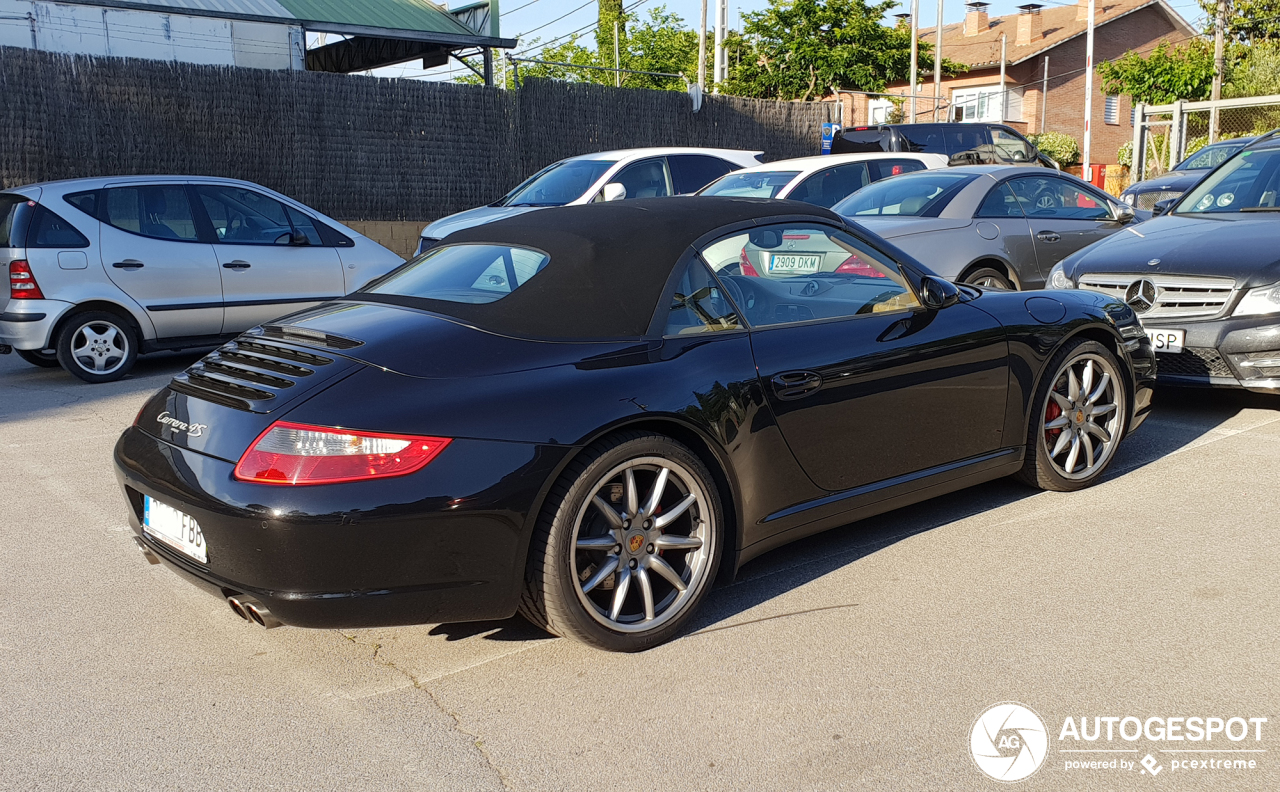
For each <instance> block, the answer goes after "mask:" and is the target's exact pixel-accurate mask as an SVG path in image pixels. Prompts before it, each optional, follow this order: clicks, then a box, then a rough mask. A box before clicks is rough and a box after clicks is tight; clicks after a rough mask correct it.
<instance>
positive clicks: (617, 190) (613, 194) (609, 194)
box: [604, 182, 627, 201]
mask: <svg viewBox="0 0 1280 792" xmlns="http://www.w3.org/2000/svg"><path fill="white" fill-rule="evenodd" d="M626 197H627V188H626V187H624V186H623V185H621V184H619V183H618V182H609V183H608V184H606V185H605V186H604V199H605V200H606V201H620V200H622V199H623V198H626Z"/></svg>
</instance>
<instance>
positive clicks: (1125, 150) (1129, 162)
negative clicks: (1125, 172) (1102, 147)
mask: <svg viewBox="0 0 1280 792" xmlns="http://www.w3.org/2000/svg"><path fill="white" fill-rule="evenodd" d="M1116 162H1118V163H1120V164H1121V165H1123V166H1125V167H1126V168H1132V167H1133V141H1132V140H1126V141H1125V142H1124V144H1123V145H1121V146H1120V150H1119V151H1117V152H1116Z"/></svg>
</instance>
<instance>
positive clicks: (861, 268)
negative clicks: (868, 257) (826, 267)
mask: <svg viewBox="0 0 1280 792" xmlns="http://www.w3.org/2000/svg"><path fill="white" fill-rule="evenodd" d="M836 272H841V273H844V274H846V275H862V276H863V277H867V278H883V277H884V273H883V272H881V271H880V270H878V269H876V268H875V267H873V266H871V265H870V264H868V263H867V262H865V261H863V260H862V259H860V258H858V255H857V254H856V253H855V254H854V255H852V256H850V257H849V258H847V259H845V260H844V263H843V264H841V265H840V266H838V267H836Z"/></svg>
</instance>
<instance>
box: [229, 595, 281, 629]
mask: <svg viewBox="0 0 1280 792" xmlns="http://www.w3.org/2000/svg"><path fill="white" fill-rule="evenodd" d="M227 604H228V605H230V606H231V612H232V613H234V614H235V615H237V616H239V617H240V618H242V619H244V620H245V621H248V622H253V623H254V624H257V625H258V626H260V627H266V628H267V629H268V630H270V629H272V628H273V627H280V626H282V622H281V621H280V620H279V619H277V618H276V617H275V616H272V615H271V611H270V610H268V609H267V606H266V605H263V604H262V603H261V602H259V601H257V600H256V599H254V598H253V597H248V596H245V595H244V594H232V595H230V596H228V597H227Z"/></svg>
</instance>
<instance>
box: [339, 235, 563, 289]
mask: <svg viewBox="0 0 1280 792" xmlns="http://www.w3.org/2000/svg"><path fill="white" fill-rule="evenodd" d="M550 260H551V259H550V257H549V256H547V254H546V253H543V252H541V251H539V250H531V249H528V248H517V247H507V246H505V245H445V246H442V247H437V248H433V249H431V250H429V251H427V252H426V253H424V254H423V255H421V256H419V257H418V258H416V259H414V260H413V261H411V262H409V263H408V264H406V265H404V266H403V267H400V268H399V269H397V270H394V271H393V272H391V273H390V274H388V275H387V276H385V277H384V278H382V279H381V280H378V281H375V282H374V283H373V284H371V285H370V286H368V287H367V288H365V289H364V290H363V291H364V292H365V293H368V294H388V295H395V296H400V297H420V298H422V299H426V300H444V301H446V302H457V303H472V304H478V303H491V302H496V301H498V300H501V299H502V298H503V297H506V296H507V295H508V294H510V293H511V292H513V291H515V290H516V289H518V288H520V287H521V286H523V285H524V284H526V283H528V282H529V280H530V279H531V278H533V277H534V276H535V275H537V274H538V273H539V272H541V271H542V268H543V267H545V266H547V262H548V261H550Z"/></svg>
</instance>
